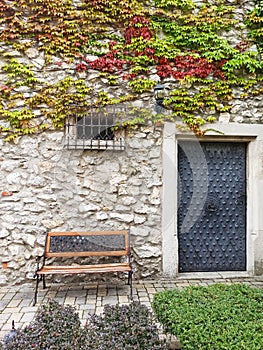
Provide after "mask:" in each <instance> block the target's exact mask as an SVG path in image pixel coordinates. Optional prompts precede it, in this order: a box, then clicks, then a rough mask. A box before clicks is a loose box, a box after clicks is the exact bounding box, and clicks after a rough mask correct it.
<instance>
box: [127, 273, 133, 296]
mask: <svg viewBox="0 0 263 350" xmlns="http://www.w3.org/2000/svg"><path fill="white" fill-rule="evenodd" d="M132 274H133V271H129V275H128V284H129V286H130V300H131V301H133V295H132Z"/></svg>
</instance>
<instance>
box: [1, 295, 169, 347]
mask: <svg viewBox="0 0 263 350" xmlns="http://www.w3.org/2000/svg"><path fill="white" fill-rule="evenodd" d="M167 348H168V347H167V345H166V344H165V343H164V342H163V341H161V340H160V339H159V335H158V329H157V326H156V325H155V324H154V322H153V316H152V314H151V312H150V310H149V309H148V308H147V307H146V306H145V305H142V304H140V303H137V302H133V303H131V304H129V305H122V306H120V305H115V306H109V305H107V306H105V308H104V312H103V314H102V315H93V316H90V318H89V319H88V320H87V323H86V325H85V326H82V325H81V322H80V319H79V315H78V313H77V312H76V310H75V309H74V307H72V306H69V305H67V306H63V305H60V304H59V303H57V302H56V301H49V302H48V303H47V304H45V305H42V306H41V307H40V308H39V309H38V311H37V313H36V316H35V318H34V319H33V321H32V322H31V323H30V324H29V325H28V326H26V327H25V328H23V329H18V330H16V331H15V332H14V333H12V336H6V337H5V338H4V339H3V340H2V342H1V341H0V350H14V349H16V350H29V349H38V350H40V349H41V350H51V349H52V350H72V349H74V350H109V349H111V350H124V349H125V350H159V349H160V350H161V349H167Z"/></svg>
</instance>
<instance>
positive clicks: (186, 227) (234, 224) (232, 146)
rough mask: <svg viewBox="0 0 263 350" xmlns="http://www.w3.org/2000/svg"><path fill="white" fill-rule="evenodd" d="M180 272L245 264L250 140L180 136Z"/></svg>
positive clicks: (240, 267) (243, 266)
mask: <svg viewBox="0 0 263 350" xmlns="http://www.w3.org/2000/svg"><path fill="white" fill-rule="evenodd" d="M178 171H179V183H178V188H179V199H178V241H179V272H198V271H200V272H201V271H244V270H246V144H245V143H239V142H236V143H231V142H213V143H212V142H201V143H199V142H193V141H181V142H180V144H179V147H178Z"/></svg>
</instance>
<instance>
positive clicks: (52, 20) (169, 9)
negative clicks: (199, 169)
mask: <svg viewBox="0 0 263 350" xmlns="http://www.w3.org/2000/svg"><path fill="white" fill-rule="evenodd" d="M254 4H255V6H254V9H252V10H251V11H248V12H247V14H246V17H245V18H243V20H242V21H240V18H238V16H237V14H238V11H237V9H238V6H240V1H236V2H234V1H231V5H230V3H229V2H228V1H223V0H214V1H203V2H202V5H200V6H198V7H197V5H196V3H195V2H194V1H192V0H149V1H147V0H145V1H142V0H140V1H137V0H118V1H117V0H2V1H1V3H0V132H1V133H2V134H3V135H4V137H5V139H6V140H7V141H10V140H14V139H16V138H17V137H18V136H21V135H26V134H35V133H39V132H41V131H43V130H47V129H54V128H63V126H64V121H65V117H66V116H67V114H68V110H69V108H68V106H70V105H72V104H76V105H78V104H81V105H85V106H86V109H88V108H89V107H90V106H94V105H95V106H96V105H98V106H99V105H107V104H115V103H125V102H136V101H140V100H141V99H142V98H143V97H144V96H145V94H153V88H154V86H155V85H156V83H157V81H158V80H160V81H162V82H163V83H164V84H165V86H166V87H167V88H169V93H168V96H167V98H166V99H165V101H164V107H165V109H166V110H167V111H168V112H167V113H165V114H164V115H157V114H156V113H154V112H153V111H152V110H148V112H146V111H144V112H143V114H142V115H140V116H137V118H135V119H129V120H128V121H127V120H126V121H125V125H127V124H131V125H133V124H136V123H142V122H144V121H145V119H152V120H153V121H163V120H165V119H169V120H177V119H178V118H181V119H182V120H183V122H184V123H185V125H186V127H187V128H190V129H191V130H193V132H195V133H196V134H197V135H202V134H203V133H204V132H205V131H201V129H200V127H201V126H202V125H203V124H204V123H205V122H212V121H214V120H216V118H217V115H218V113H221V112H224V111H228V110H230V109H231V100H232V99H233V95H234V90H235V89H238V91H239V94H240V97H241V98H244V99H245V98H247V97H248V96H254V95H258V94H262V93H263V83H262V82H263V79H262V77H263V74H262V73H263V62H262V54H263V44H262V43H263V40H262V37H263V2H262V0H256V1H254ZM255 45H256V46H255ZM255 47H257V50H256V49H255ZM32 49H35V50H37V52H39V53H40V55H41V57H42V60H43V64H41V65H39V66H36V65H31V64H30V63H26V61H25V60H23V59H22V60H21V57H23V55H28V52H30V50H31V52H32ZM17 53H19V55H18V54H17ZM54 71H56V73H57V76H58V77H59V78H58V79H57V80H56V81H52V80H50V79H49V78H48V77H50V76H51V75H52V74H53V72H54ZM60 71H61V75H60V73H59V72H60ZM93 72H99V75H98V78H99V79H101V81H103V84H101V88H98V85H96V88H95V84H94V85H92V84H91V83H90V82H89V83H87V76H88V75H90V74H92V73H93ZM40 73H41V74H40ZM43 76H45V77H46V79H43ZM153 77H154V78H153ZM120 83H121V84H122V85H121V86H123V84H125V91H123V94H122V93H120V92H119V93H118V94H114V91H117V90H119V89H118V87H119V86H120ZM105 84H106V86H107V89H105ZM127 91H128V93H127Z"/></svg>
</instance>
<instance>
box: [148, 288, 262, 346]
mask: <svg viewBox="0 0 263 350" xmlns="http://www.w3.org/2000/svg"><path fill="white" fill-rule="evenodd" d="M152 306H153V310H154V312H155V314H156V317H157V319H158V320H159V322H160V323H162V325H163V327H164V329H165V331H167V332H170V333H172V334H173V335H175V336H176V337H177V338H178V339H179V341H180V344H181V346H182V349H183V350H197V349H202V350H223V349H225V350H230V349H231V350H262V349H263V312H262V311H263V290H261V289H256V288H252V287H249V286H247V285H243V284H232V285H226V284H214V285H210V286H208V287H202V286H198V287H188V288H186V289H184V290H177V289H174V290H169V291H162V292H158V293H157V294H155V296H154V299H153V304H152Z"/></svg>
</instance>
